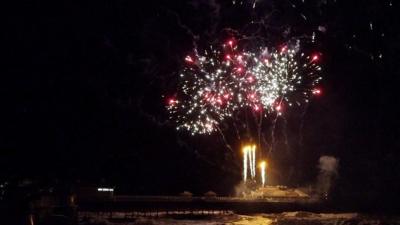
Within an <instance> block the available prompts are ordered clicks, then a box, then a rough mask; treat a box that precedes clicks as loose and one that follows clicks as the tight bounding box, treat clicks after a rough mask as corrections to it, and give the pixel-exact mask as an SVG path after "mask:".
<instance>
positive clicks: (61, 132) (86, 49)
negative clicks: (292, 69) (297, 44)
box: [0, 0, 400, 194]
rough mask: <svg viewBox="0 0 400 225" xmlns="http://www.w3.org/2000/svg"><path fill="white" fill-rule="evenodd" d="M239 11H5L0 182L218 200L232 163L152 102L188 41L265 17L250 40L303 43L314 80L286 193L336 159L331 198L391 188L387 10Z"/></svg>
mask: <svg viewBox="0 0 400 225" xmlns="http://www.w3.org/2000/svg"><path fill="white" fill-rule="evenodd" d="M243 2H245V3H244V5H236V6H233V5H232V3H231V1H225V2H222V1H218V0H214V1H213V0H209V1H207V0H198V1H196V0H193V1H166V0H165V1H161V0H159V1H157V0H148V1H122V0H117V1H103V0H98V1H92V2H80V3H72V2H68V1H65V2H59V1H51V2H42V1H23V2H18V3H16V4H14V6H13V7H12V8H10V11H9V12H8V13H7V19H6V26H5V27H3V29H2V30H3V32H2V36H3V38H4V39H3V41H2V45H3V48H2V49H3V50H2V51H1V54H2V55H3V57H2V58H3V60H2V62H3V69H5V70H2V71H4V72H3V73H2V76H1V81H0V91H1V95H0V96H1V97H0V98H1V103H2V104H1V106H2V107H1V110H0V113H1V116H0V171H1V172H0V178H1V179H2V180H18V179H22V178H32V179H35V180H38V181H40V182H43V183H52V182H54V181H55V180H58V181H62V182H65V183H70V182H72V183H74V182H78V181H79V182H81V183H87V184H90V183H91V184H98V183H102V182H103V183H106V184H115V185H117V187H118V188H119V190H120V191H121V192H125V193H146V194H153V193H154V194H158V193H163V194H174V193H178V192H181V191H183V190H190V191H193V192H195V193H203V192H205V191H207V190H210V189H212V190H216V191H217V193H224V194H229V193H231V191H232V190H233V186H234V185H235V184H236V183H237V182H238V181H239V180H240V168H238V166H237V162H232V158H231V156H230V155H229V153H228V151H227V150H226V149H225V148H224V145H223V143H222V142H221V140H220V139H219V138H218V136H215V135H214V136H210V137H190V136H189V135H187V134H185V133H181V132H176V131H175V129H174V126H173V124H171V123H168V122H167V121H166V119H167V113H166V111H165V108H164V104H165V100H164V98H163V97H162V96H163V95H165V94H169V93H172V92H173V91H174V90H175V89H176V80H177V73H176V72H177V71H179V69H180V68H181V66H182V65H181V64H182V59H183V58H184V56H185V55H186V54H187V53H188V52H190V51H192V50H193V41H194V38H196V42H197V44H199V45H200V46H204V45H207V44H208V43H210V42H212V41H214V40H216V39H218V38H220V35H221V30H222V29H224V28H233V29H238V30H241V29H242V28H243V27H244V26H245V25H246V24H248V23H249V21H251V20H258V19H259V18H260V17H261V16H263V15H267V14H269V13H271V12H273V13H272V14H271V15H272V16H271V17H270V18H269V19H268V20H266V21H267V22H268V24H269V25H268V29H266V30H264V31H262V32H261V34H260V35H265V36H266V37H268V38H269V39H270V40H271V41H272V42H279V41H283V40H284V35H282V32H283V31H284V30H288V29H289V30H290V33H289V36H290V37H295V36H299V35H302V34H308V35H309V34H311V32H312V31H315V32H316V33H317V43H318V50H319V51H320V52H321V53H322V54H323V62H322V64H323V67H324V74H323V76H324V81H323V92H324V93H323V96H321V97H320V98H318V99H316V100H315V101H313V102H312V103H311V104H310V107H309V109H308V112H307V114H306V115H305V117H304V133H303V134H304V143H303V146H302V147H301V148H300V149H299V148H295V147H293V149H291V153H290V154H291V155H292V156H291V161H290V165H288V164H282V163H280V165H276V166H277V168H281V170H282V171H281V173H282V174H283V175H281V176H283V177H285V176H286V175H285V172H286V171H287V173H288V174H289V171H290V170H293V169H296V170H298V171H301V172H299V173H298V174H297V178H296V179H295V180H296V181H293V182H288V184H292V185H297V184H306V183H310V182H312V180H313V179H314V178H315V176H316V174H317V172H318V169H317V161H318V158H319V157H320V156H321V155H326V154H328V155H333V156H335V157H338V158H339V159H340V170H339V179H338V180H337V187H338V189H339V190H342V191H343V190H344V191H349V192H350V191H353V192H354V190H360V189H361V190H362V193H376V194H383V193H388V192H389V193H390V192H391V191H394V190H397V189H398V188H400V184H399V179H400V166H399V165H400V164H399V163H398V161H399V160H400V153H399V150H400V149H399V148H400V140H399V138H400V128H399V125H400V124H399V121H400V120H399V118H398V115H399V109H400V107H399V106H398V104H399V103H400V101H399V94H398V89H397V86H398V83H399V78H398V76H399V67H398V60H399V54H398V52H399V50H400V44H399V43H400V41H399V40H400V39H399V32H398V27H399V20H398V17H397V14H398V2H396V1H392V2H391V1H389V0H381V1H378V0H367V1H365V0H363V1H361V0H359V1H355V0H353V1H348V0H337V1H333V0H313V1H311V0H309V1H308V0H306V1H305V3H302V1H295V0H293V1H283V0H279V1H274V0H260V1H259V4H258V5H257V7H256V9H255V10H253V9H252V8H251V5H250V4H249V3H248V2H250V1H248V2H247V1H243ZM292 4H294V5H295V6H296V7H293V6H292ZM301 14H303V15H304V16H306V18H307V20H304V19H303V18H302V16H301ZM370 23H372V29H371V27H370ZM318 26H323V27H324V28H326V32H320V31H317V29H318ZM245 32H251V31H245ZM381 54H382V55H381ZM380 55H381V57H380ZM298 119H300V118H299V117H298V116H297V117H296V116H293V118H292V120H290V121H289V122H292V123H293V124H296V123H298V122H299V120H298ZM294 126H295V125H294ZM295 133H296V132H295V131H293V130H292V131H290V130H289V134H292V135H296V134H295ZM293 137H295V136H293ZM293 146H294V144H293ZM286 180H287V179H286ZM286 182H287V181H286ZM227 187H228V188H227Z"/></svg>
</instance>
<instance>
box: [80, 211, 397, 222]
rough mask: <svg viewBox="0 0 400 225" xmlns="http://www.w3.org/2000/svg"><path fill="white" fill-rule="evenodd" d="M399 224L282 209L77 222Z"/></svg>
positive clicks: (385, 218)
mask: <svg viewBox="0 0 400 225" xmlns="http://www.w3.org/2000/svg"><path fill="white" fill-rule="evenodd" d="M94 224H104V225H270V224H271V225H384V224H385V225H386V224H388V225H389V224H390V225H400V217H396V216H382V215H380V216H373V215H363V214H358V213H310V212H285V213H278V214H257V215H238V214H229V215H207V216H201V217H199V216H189V215H186V216H182V215H178V216H171V215H170V216H163V217H160V218H144V217H143V218H140V217H139V218H135V219H131V220H130V221H128V220H124V219H122V218H119V219H118V218H117V217H114V218H113V219H111V220H110V219H105V218H99V217H97V219H96V218H91V219H89V220H88V218H86V219H85V220H82V218H81V222H80V225H94Z"/></svg>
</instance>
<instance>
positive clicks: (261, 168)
mask: <svg viewBox="0 0 400 225" xmlns="http://www.w3.org/2000/svg"><path fill="white" fill-rule="evenodd" d="M266 168H267V162H265V161H261V163H260V172H261V182H262V186H263V187H264V185H265V178H266V177H265V170H266Z"/></svg>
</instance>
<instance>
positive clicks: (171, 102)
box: [168, 98, 178, 106]
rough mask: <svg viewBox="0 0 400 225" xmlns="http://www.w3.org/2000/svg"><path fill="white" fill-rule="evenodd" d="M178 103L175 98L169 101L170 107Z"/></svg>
mask: <svg viewBox="0 0 400 225" xmlns="http://www.w3.org/2000/svg"><path fill="white" fill-rule="evenodd" d="M176 103H178V101H177V100H176V99H173V98H170V99H169V100H168V104H169V105H171V106H172V105H175V104H176Z"/></svg>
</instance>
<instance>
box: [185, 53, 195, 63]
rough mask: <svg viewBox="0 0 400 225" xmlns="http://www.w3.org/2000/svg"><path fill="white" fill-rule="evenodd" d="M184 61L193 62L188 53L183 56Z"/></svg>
mask: <svg viewBox="0 0 400 225" xmlns="http://www.w3.org/2000/svg"><path fill="white" fill-rule="evenodd" d="M185 61H186V62H189V63H193V62H194V61H193V59H192V57H190V56H189V55H188V56H186V57H185Z"/></svg>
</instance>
